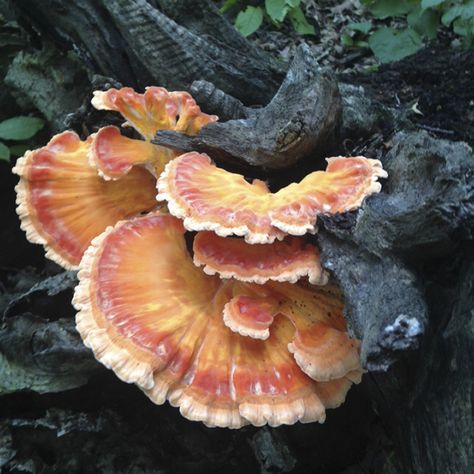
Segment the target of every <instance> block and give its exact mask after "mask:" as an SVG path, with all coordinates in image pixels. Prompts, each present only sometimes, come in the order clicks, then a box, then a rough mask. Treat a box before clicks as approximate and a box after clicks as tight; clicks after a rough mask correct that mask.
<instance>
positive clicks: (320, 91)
mask: <svg viewBox="0 0 474 474" xmlns="http://www.w3.org/2000/svg"><path fill="white" fill-rule="evenodd" d="M195 88H196V84H195ZM211 92H212V91H211ZM210 95H211V97H212V94H210ZM226 106H227V107H229V106H230V107H234V109H235V112H237V113H245V115H246V116H247V118H246V119H245V120H229V121H228V122H224V123H219V122H216V123H213V124H210V125H208V126H206V127H204V128H203V129H202V130H201V131H200V132H199V133H198V134H197V135H196V136H188V135H184V134H180V133H178V132H173V131H168V130H166V131H165V130H164V131H160V132H158V134H157V136H156V139H155V142H156V143H157V144H159V145H166V146H172V147H174V148H177V149H181V150H196V151H201V152H207V153H209V154H210V155H211V156H212V157H213V158H214V159H216V160H221V161H230V162H232V161H234V162H235V160H236V159H237V160H240V161H241V162H244V163H248V164H251V165H255V166H263V167H266V168H284V167H287V166H290V165H292V164H294V163H295V162H297V161H298V160H300V159H302V158H303V157H308V156H310V155H311V154H312V153H315V152H316V153H317V156H319V157H321V156H322V155H323V154H324V152H325V151H327V150H328V148H330V147H332V146H334V144H335V139H336V136H337V134H338V127H339V125H340V117H341V98H340V95H339V91H338V88H337V83H336V81H335V79H334V78H333V77H331V76H330V75H329V74H327V73H325V72H323V71H321V70H320V69H319V68H318V64H317V61H316V58H315V57H314V56H313V55H312V54H311V52H310V50H309V48H308V47H306V46H301V47H300V48H299V49H298V51H297V53H296V55H295V58H294V60H293V62H292V64H291V66H290V69H289V71H288V73H287V76H286V79H285V80H284V81H283V84H282V85H281V87H280V89H279V90H278V92H277V93H276V95H275V96H274V98H273V99H272V101H271V102H270V103H269V104H268V105H267V106H266V107H263V108H260V109H257V110H255V111H252V110H251V109H247V111H245V109H242V108H241V107H240V106H239V104H238V103H236V102H235V101H234V102H232V101H230V100H229V99H227V101H226ZM317 156H316V157H317Z"/></svg>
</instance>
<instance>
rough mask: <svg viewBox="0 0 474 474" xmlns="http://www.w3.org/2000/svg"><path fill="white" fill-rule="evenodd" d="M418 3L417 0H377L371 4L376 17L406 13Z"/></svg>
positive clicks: (370, 7)
mask: <svg viewBox="0 0 474 474" xmlns="http://www.w3.org/2000/svg"><path fill="white" fill-rule="evenodd" d="M416 4H417V0H377V1H376V2H373V3H372V4H371V5H370V6H369V10H370V12H371V13H372V15H374V16H375V17H376V18H382V19H383V18H387V17H389V16H400V15H406V14H407V13H408V12H409V11H411V10H412V9H413V8H414V7H415V6H416Z"/></svg>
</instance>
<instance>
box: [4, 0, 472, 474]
mask: <svg viewBox="0 0 474 474" xmlns="http://www.w3.org/2000/svg"><path fill="white" fill-rule="evenodd" d="M0 3H1V1H0ZM190 5H196V6H197V7H196V8H190ZM13 7H14V14H15V15H16V17H17V18H18V19H19V20H20V22H21V24H22V25H23V27H24V28H26V29H27V31H29V32H30V35H33V37H35V38H36V40H38V39H39V38H44V37H46V36H47V37H48V45H46V43H44V44H43V45H42V49H41V50H36V51H34V50H30V51H28V52H27V53H22V54H20V55H18V56H17V58H16V59H15V60H14V62H13V64H12V65H11V67H10V70H9V73H8V76H9V79H8V84H9V86H10V88H11V89H14V90H15V91H16V93H17V97H18V96H22V97H25V96H27V97H28V100H29V101H30V102H32V103H33V104H34V105H35V106H36V107H37V108H38V109H39V110H40V111H42V112H44V113H45V115H46V116H47V117H51V121H52V125H53V127H55V128H57V129H60V128H61V124H63V123H64V120H67V122H68V123H69V124H70V125H71V126H73V127H74V128H75V129H77V130H78V131H79V132H81V133H83V134H85V133H88V132H91V131H93V130H94V129H95V128H96V127H97V126H99V125H100V124H101V121H103V120H104V117H105V115H104V114H103V113H97V112H92V111H91V108H90V105H88V99H86V102H84V103H82V95H83V94H86V92H89V91H90V90H92V89H94V88H107V87H109V86H117V85H118V84H124V85H132V86H135V87H143V86H145V85H149V84H152V83H153V84H158V85H165V86H168V87H170V88H172V89H190V90H191V91H192V92H193V94H194V95H195V96H196V98H197V99H198V101H199V103H200V104H201V105H202V106H203V108H204V109H206V110H207V111H209V112H212V113H217V114H219V115H221V118H222V119H223V123H219V124H216V125H212V126H209V127H207V128H205V129H204V130H203V132H202V133H201V135H199V136H198V137H196V138H192V139H191V140H190V141H189V139H188V141H187V142H186V141H183V137H181V136H178V135H176V134H159V139H160V140H164V138H165V137H166V138H167V140H169V141H168V144H170V145H171V144H174V145H175V146H179V148H182V149H187V148H188V147H189V146H192V147H194V148H196V147H197V148H198V149H201V150H205V151H207V152H209V153H210V154H211V156H212V157H213V158H215V159H221V160H222V161H224V162H225V163H226V166H231V167H232V166H235V165H236V164H240V165H241V164H242V163H245V164H252V165H258V166H264V167H265V168H274V169H276V168H280V167H282V166H287V165H289V164H293V166H292V167H291V168H290V170H291V173H299V172H300V171H298V170H301V169H303V168H304V167H305V166H308V165H307V164H302V165H301V166H300V164H299V165H298V166H295V163H296V162H297V161H298V160H300V159H302V158H305V157H307V156H308V155H312V154H313V153H314V156H315V157H316V156H317V154H318V150H317V149H320V150H319V151H320V152H321V150H322V149H334V150H335V152H341V147H339V146H338V144H339V143H342V141H343V140H344V139H345V138H348V137H369V136H371V135H372V134H374V133H375V132H377V133H378V132H380V130H383V131H384V132H386V135H385V136H386V137H388V136H390V133H391V132H392V131H393V130H395V129H398V128H400V127H409V123H408V122H407V121H406V118H405V117H404V115H400V114H397V113H395V112H394V111H393V110H390V109H388V108H385V107H383V106H382V105H380V104H378V103H377V102H376V101H374V100H373V99H372V98H371V97H370V96H369V95H368V94H366V93H365V92H364V91H363V90H362V89H360V88H355V87H352V86H349V85H347V84H337V82H336V80H335V78H334V75H333V74H331V72H329V71H321V70H319V69H317V67H316V64H315V63H314V60H313V58H312V57H311V55H310V54H309V53H308V52H307V51H306V50H305V49H304V48H302V49H301V50H300V51H299V53H298V57H297V58H296V59H295V61H294V63H293V65H292V66H291V67H290V69H289V71H288V74H287V76H286V79H284V75H285V70H286V66H285V65H281V64H279V63H278V61H275V60H273V59H271V58H268V57H267V56H266V55H265V54H263V53H262V52H260V51H259V50H257V49H256V48H255V47H254V46H252V45H250V43H248V42H247V41H246V40H244V39H243V38H241V37H240V36H239V35H237V34H236V33H235V31H234V30H233V28H232V27H231V26H230V25H229V24H228V23H227V21H226V20H224V19H223V18H222V16H221V15H220V14H219V12H218V11H217V9H216V8H215V6H214V5H213V4H212V3H211V2H207V1H204V0H199V1H198V2H190V0H178V1H165V0H162V1H160V0H157V1H149V2H145V1H144V0H127V1H125V0H111V1H105V0H103V1H93V0H73V1H71V2H63V1H61V0H40V1H34V2H33V1H31V0H16V1H15V2H14V5H13ZM198 7H199V8H198ZM38 32H39V35H38ZM35 35H38V36H35ZM71 51H74V52H75V54H72V53H71ZM66 52H68V53H67V54H66ZM71 54H72V56H74V59H72V56H71ZM35 61H36V62H35ZM42 61H43V62H42ZM27 66H28V67H29V69H28V68H27ZM30 66H31V67H30ZM33 66H34V67H33ZM61 71H62V72H63V73H62V74H63V75H62V76H61V75H58V74H59V73H60V72H61ZM31 74H33V77H34V79H33V80H31ZM22 77H23V78H24V80H19V79H18V78H22ZM60 77H64V79H61V80H58V78H60ZM110 78H112V79H110ZM283 79H284V81H283ZM52 80H53V81H56V82H55V83H54V84H55V86H54V87H53V90H54V89H55V88H56V90H57V89H59V91H57V92H56V94H55V96H54V100H51V101H50V102H51V103H49V101H48V100H46V99H45V98H47V97H49V96H50V95H48V94H52V93H51V92H48V94H44V91H45V90H47V91H50V89H45V86H44V84H48V87H50V83H51V81H52ZM281 81H283V84H281V85H280V83H281ZM85 91H86V92H85ZM277 91H278V92H277ZM275 93H276V95H275V97H273V96H274V94H275ZM51 97H52V96H51ZM272 98H273V99H272ZM81 103H82V105H81ZM256 104H257V105H260V106H261V107H259V108H253V107H249V106H250V105H256ZM75 108H78V111H74V109H75ZM71 112H74V113H73V114H72V115H69V116H68V117H67V115H68V114H70V113H71ZM48 114H49V115H48ZM108 118H109V116H107V119H108ZM218 131H219V133H218ZM224 132H225V133H224ZM383 141H384V137H383V136H382V135H380V133H378V134H377V136H376V137H375V139H374V140H371V141H369V142H368V143H369V145H368V148H369V151H368V154H369V155H370V156H374V157H381V158H383V161H384V166H385V168H386V169H387V170H388V172H389V178H388V180H387V181H386V183H384V186H383V192H382V193H381V194H379V195H376V196H373V197H371V198H369V199H367V200H366V201H365V203H364V205H363V206H362V208H361V209H360V210H359V211H358V212H356V213H348V214H344V215H339V216H335V217H324V218H322V219H321V226H320V232H319V234H318V236H317V237H316V239H317V241H318V243H319V245H320V246H321V249H322V253H323V258H324V264H325V265H326V267H327V268H328V269H330V270H331V271H332V273H333V275H334V277H335V278H336V279H337V280H338V281H339V283H340V284H341V286H342V288H343V290H344V293H345V297H346V313H347V318H348V321H349V326H350V329H351V330H352V331H353V332H354V334H355V335H357V336H358V337H360V338H361V339H362V360H363V363H364V364H365V366H366V367H367V368H368V369H369V370H370V373H369V374H367V375H366V376H365V380H364V382H363V384H362V386H360V387H357V388H355V389H353V390H351V392H350V395H349V399H348V401H347V403H346V404H345V405H344V406H343V407H341V408H339V409H338V410H335V411H334V412H330V413H329V417H328V421H327V422H326V424H325V425H323V426H319V425H309V426H301V425H297V426H293V427H287V428H286V427H283V428H279V429H268V428H265V429H253V428H247V429H243V430H241V431H239V432H230V431H226V430H212V429H207V428H205V427H203V426H201V425H200V424H197V423H191V422H188V421H186V420H184V419H182V418H181V417H180V415H179V413H178V412H177V410H175V409H173V408H170V407H155V406H154V405H152V404H151V403H149V402H148V401H147V400H146V399H145V397H144V396H143V395H142V394H141V393H140V392H139V391H138V390H136V389H135V388H134V387H131V386H127V385H126V384H124V383H122V382H120V381H119V380H117V379H116V378H115V377H114V376H113V374H111V373H109V371H106V370H105V369H103V368H102V367H101V366H99V365H98V364H97V363H96V362H95V361H94V360H93V358H92V356H91V354H90V352H89V351H88V350H86V349H85V348H84V346H83V345H82V343H81V341H80V338H79V337H78V336H77V335H76V333H75V332H74V330H73V326H74V323H73V316H74V310H73V309H72V307H71V306H70V304H69V301H70V297H71V294H72V288H73V286H74V284H75V277H74V275H73V274H71V273H58V270H57V269H55V268H54V267H47V268H46V269H45V273H46V274H43V275H37V273H36V272H32V271H30V270H27V271H24V272H12V271H11V270H8V269H5V268H4V267H6V266H8V267H12V266H15V265H18V266H20V265H19V263H18V262H20V261H22V260H21V259H22V253H23V254H24V255H23V258H24V260H23V262H24V265H26V264H29V263H30V262H31V261H33V260H32V259H33V258H35V259H36V260H35V262H37V261H38V256H37V253H34V251H31V248H30V247H27V246H26V244H25V243H24V242H23V241H22V240H21V238H22V237H21V238H20V237H18V236H20V234H19V231H18V229H17V227H18V225H17V221H16V216H14V213H13V208H12V209H10V210H8V211H6V210H3V209H2V210H0V212H1V213H2V218H4V219H3V222H5V227H4V228H5V229H10V228H11V227H12V228H13V226H16V227H15V229H14V230H12V231H11V232H10V231H9V232H10V234H11V235H13V236H15V237H14V238H10V241H9V242H8V245H9V247H8V249H11V251H10V250H7V252H5V255H1V256H0V262H1V265H2V268H0V271H1V272H2V276H3V275H4V274H8V275H10V277H9V278H10V279H7V280H5V281H4V284H3V285H2V287H1V288H0V310H1V314H2V325H1V326H0V394H2V397H1V401H2V404H1V405H0V411H1V413H0V414H1V418H0V467H2V468H3V469H4V470H5V472H13V471H15V470H23V471H28V470H29V472H38V471H46V472H64V469H68V470H70V471H72V472H80V471H84V472H97V471H100V472H136V471H132V470H133V469H141V470H142V472H218V471H222V470H224V469H225V470H227V471H228V472H243V471H248V472H258V470H260V471H261V472H301V473H304V472H322V473H333V472H346V473H349V472H352V473H359V472H368V471H371V472H381V471H382V469H383V468H384V466H385V469H386V470H390V469H391V472H403V473H411V472H413V473H424V472H430V473H431V472H433V473H438V472H439V473H453V474H454V473H456V474H458V473H461V474H462V473H468V472H470V469H471V466H472V465H473V463H474V460H473V451H472V449H473V448H472V430H473V413H472V404H471V397H472V381H473V378H472V374H473V372H474V370H473V361H472V357H470V354H472V350H473V339H474V328H473V324H472V307H474V301H473V298H474V292H473V287H474V252H473V250H472V248H473V246H472V239H473V234H474V224H473V222H474V184H473V176H472V163H473V160H474V156H473V153H472V150H470V149H469V148H468V147H467V146H466V145H465V144H462V143H454V142H449V141H446V140H438V139H434V138H432V137H430V136H429V135H428V134H427V133H424V132H423V133H412V132H403V133H401V134H398V135H397V136H396V138H395V139H393V140H392V142H391V143H392V144H391V145H390V150H389V151H388V153H387V154H385V152H384V150H385V149H384V147H383V146H382V144H383ZM385 142H386V143H389V141H388V140H386V141H385ZM162 143H164V142H162ZM199 147H200V148H199ZM235 160H239V161H235ZM229 163H230V164H231V165H229ZM305 163H306V162H305ZM2 167H4V168H5V167H6V164H5V163H0V170H1V172H0V179H1V180H2V186H0V193H2V199H4V200H5V201H6V200H10V201H12V198H11V195H12V179H11V178H10V176H8V177H6V176H7V175H6V172H4V171H3V168H2ZM309 167H310V168H311V169H314V168H315V167H316V165H315V163H314V162H312V163H311V164H310V165H309ZM259 172H260V173H262V174H268V172H267V171H266V170H263V171H262V170H260V171H259ZM285 178H287V177H286V176H285ZM279 179H280V180H281V179H282V178H281V177H280V178H279ZM2 202H3V200H2ZM13 223H15V224H13ZM0 232H1V234H0V235H2V236H3V232H4V230H3V229H0ZM18 249H22V250H21V251H20V250H18ZM12 255H14V258H12ZM55 274H56V275H55ZM12 275H13V276H12ZM51 275H53V276H51ZM54 275H55V276H54ZM86 382H87V383H86ZM25 389H27V390H29V392H28V393H24V390H25ZM55 392H59V393H55ZM38 393H43V395H38ZM374 407H375V408H374ZM124 438H126V441H124ZM387 453H392V454H391V455H390V456H388V457H387ZM91 466H92V467H93V469H96V470H95V471H91ZM348 466H353V467H352V468H351V469H349V470H348ZM61 469H63V471H61ZM2 472H3V471H2Z"/></svg>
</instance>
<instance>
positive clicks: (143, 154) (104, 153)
mask: <svg viewBox="0 0 474 474" xmlns="http://www.w3.org/2000/svg"><path fill="white" fill-rule="evenodd" d="M92 105H93V106H94V107H95V108H97V109H99V110H114V111H116V112H120V113H121V114H122V116H123V117H124V118H125V119H126V120H127V122H126V123H127V124H129V125H131V126H132V127H133V128H135V129H136V130H137V131H138V132H139V133H140V134H141V135H142V136H143V138H144V139H145V142H143V141H141V140H132V139H128V138H125V137H122V136H121V135H120V132H119V131H118V129H116V128H115V127H105V128H104V129H101V130H99V132H98V133H97V134H95V135H94V141H93V145H92V147H91V153H90V161H91V164H92V165H94V166H96V167H97V168H98V169H99V170H100V173H101V175H102V176H103V177H105V178H109V179H117V178H119V177H121V176H123V175H124V174H125V173H127V172H128V171H129V170H130V169H131V168H132V166H135V165H138V164H140V165H143V164H149V165H150V166H151V168H152V171H153V172H154V173H155V175H156V176H159V175H160V173H161V172H162V171H163V167H164V165H165V164H166V163H167V162H168V161H170V160H171V159H172V158H174V157H176V156H178V155H179V152H176V151H172V150H170V149H169V148H165V147H161V146H158V145H153V144H152V143H151V140H152V139H153V138H154V137H155V134H156V132H157V131H158V130H176V131H179V132H183V133H186V134H190V135H193V134H196V133H197V132H199V130H201V128H202V127H203V126H204V125H207V124H208V123H210V122H215V121H216V120H217V116H215V115H207V114H204V113H203V112H201V109H200V108H199V106H198V105H197V104H196V102H195V101H194V99H193V98H192V97H191V95H190V94H188V93H187V92H168V91H167V90H166V89H164V88H163V87H147V88H146V89H145V92H144V93H143V94H139V93H137V92H135V91H134V90H133V89H131V88H130V87H123V88H122V89H109V90H108V91H95V92H94V97H93V99H92Z"/></svg>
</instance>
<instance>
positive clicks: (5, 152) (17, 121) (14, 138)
mask: <svg viewBox="0 0 474 474" xmlns="http://www.w3.org/2000/svg"><path fill="white" fill-rule="evenodd" d="M43 127H44V121H43V120H41V119H40V118H36V117H24V116H19V117H12V118H9V119H7V120H4V121H3V122H0V139H1V140H7V144H5V143H3V141H0V160H6V161H8V160H9V159H10V155H13V156H21V155H23V154H24V153H25V151H26V150H27V149H28V148H29V145H28V143H27V142H25V140H29V139H30V138H32V137H33V136H34V135H36V133H38V131H39V130H41V129H42V128H43Z"/></svg>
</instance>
